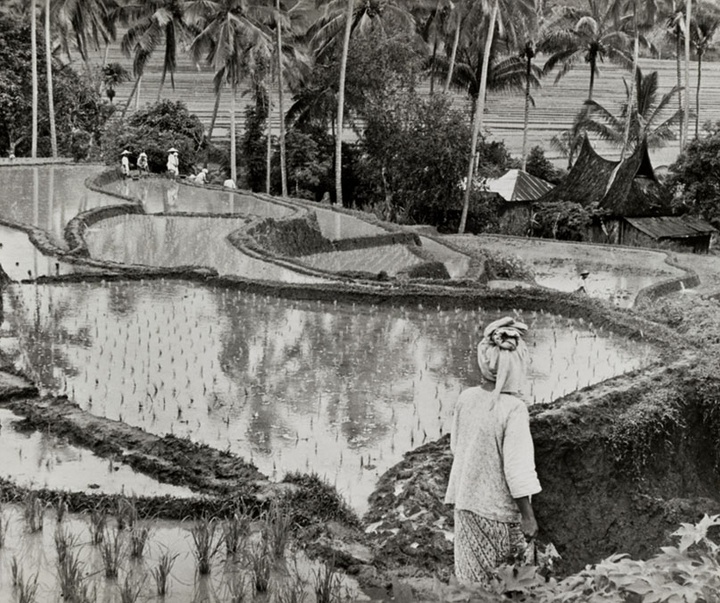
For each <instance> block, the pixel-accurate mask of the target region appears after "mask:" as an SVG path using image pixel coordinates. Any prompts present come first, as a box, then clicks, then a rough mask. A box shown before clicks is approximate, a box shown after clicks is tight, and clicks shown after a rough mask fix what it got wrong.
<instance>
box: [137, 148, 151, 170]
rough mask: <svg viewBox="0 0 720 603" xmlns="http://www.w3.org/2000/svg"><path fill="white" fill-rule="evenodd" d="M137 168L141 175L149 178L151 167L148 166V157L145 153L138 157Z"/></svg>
mask: <svg viewBox="0 0 720 603" xmlns="http://www.w3.org/2000/svg"><path fill="white" fill-rule="evenodd" d="M137 166H138V170H140V175H141V176H147V174H148V172H149V171H150V166H149V164H148V156H147V153H146V152H145V151H141V152H140V155H138V159H137Z"/></svg>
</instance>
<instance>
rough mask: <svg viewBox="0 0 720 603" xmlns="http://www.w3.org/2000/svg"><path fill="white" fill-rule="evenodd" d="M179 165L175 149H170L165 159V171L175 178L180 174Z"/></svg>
mask: <svg viewBox="0 0 720 603" xmlns="http://www.w3.org/2000/svg"><path fill="white" fill-rule="evenodd" d="M179 165H180V160H179V159H178V152H177V149H174V148H173V149H170V150H169V151H168V158H167V171H168V172H169V173H170V175H171V176H176V177H177V176H178V175H179V174H180V170H179Z"/></svg>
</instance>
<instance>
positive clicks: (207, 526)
mask: <svg viewBox="0 0 720 603" xmlns="http://www.w3.org/2000/svg"><path fill="white" fill-rule="evenodd" d="M190 533H191V534H192V539H193V545H194V547H195V548H194V550H193V554H194V555H195V559H197V570H198V573H199V574H200V575H201V576H205V575H207V574H209V573H210V570H211V569H212V560H213V558H214V557H215V555H216V554H217V553H218V551H219V550H220V547H221V546H222V543H223V540H222V536H218V534H217V520H216V519H215V518H214V517H208V516H207V515H205V516H203V517H201V518H200V519H199V520H198V521H196V522H195V525H194V526H193V527H192V529H191V530H190Z"/></svg>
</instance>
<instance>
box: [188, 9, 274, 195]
mask: <svg viewBox="0 0 720 603" xmlns="http://www.w3.org/2000/svg"><path fill="white" fill-rule="evenodd" d="M201 8H202V12H200V9H201ZM192 10H193V11H194V12H195V14H197V16H198V18H199V19H200V21H199V27H200V32H199V33H198V34H197V35H196V36H195V38H194V39H193V40H192V43H191V44H190V52H191V54H192V56H193V57H194V58H195V60H196V61H199V60H201V59H204V60H205V61H206V62H207V64H208V65H210V67H211V68H212V69H213V71H214V72H215V77H214V86H215V95H216V109H215V111H217V102H218V101H219V97H220V94H221V91H222V88H223V86H224V85H225V84H227V85H229V86H230V89H231V93H232V97H231V108H230V170H231V178H232V179H233V181H237V161H236V156H235V155H236V144H235V104H236V99H237V90H238V86H239V84H240V82H241V81H242V80H243V79H244V78H245V77H247V76H248V75H250V74H258V73H260V71H263V73H264V72H265V71H266V70H267V67H268V65H269V64H270V59H271V57H272V40H271V38H270V35H269V33H268V31H267V30H266V29H265V28H264V27H263V25H262V23H263V21H264V20H266V19H267V16H268V11H267V10H266V8H265V7H261V6H257V5H250V4H247V3H246V2H244V1H243V0H216V1H214V0H203V1H202V5H200V4H199V3H198V4H196V5H195V6H194V7H193V8H192ZM213 123H214V118H213ZM211 127H212V125H211ZM210 134H212V130H211V131H210Z"/></svg>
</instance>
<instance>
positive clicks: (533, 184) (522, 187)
mask: <svg viewBox="0 0 720 603" xmlns="http://www.w3.org/2000/svg"><path fill="white" fill-rule="evenodd" d="M486 186H487V190H489V191H490V192H493V193H497V194H498V195H500V196H501V197H502V198H503V199H505V201H534V200H535V199H539V198H540V197H542V196H543V195H544V194H545V193H547V192H548V191H550V190H552V189H553V185H552V184H550V183H549V182H547V181H545V180H543V179H542V178H537V177H536V176H532V175H530V174H528V173H527V172H524V171H522V170H509V171H508V172H507V173H506V174H504V175H503V176H500V178H494V179H492V180H488V181H487V185H486Z"/></svg>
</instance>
